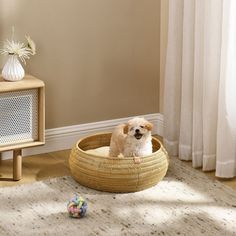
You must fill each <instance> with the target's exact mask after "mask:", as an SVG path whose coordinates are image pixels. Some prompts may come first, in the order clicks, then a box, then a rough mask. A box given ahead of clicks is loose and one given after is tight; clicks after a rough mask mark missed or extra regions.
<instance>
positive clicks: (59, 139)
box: [2, 113, 163, 159]
mask: <svg viewBox="0 0 236 236" xmlns="http://www.w3.org/2000/svg"><path fill="white" fill-rule="evenodd" d="M140 117H144V118H145V119H147V120H149V121H150V122H152V123H153V124H154V129H153V132H152V133H153V134H158V135H160V136H162V134H163V115H162V114H160V113H154V114H148V115H142V116H140ZM131 118H132V117H126V118H121V119H114V120H106V121H99V122H93V123H87V124H80V125H73V126H66V127H60V128H55V129H48V130H46V132H45V142H46V143H45V145H44V146H41V147H33V148H28V149H24V150H23V153H22V154H23V156H30V155H37V154H43V153H48V152H55V151H60V150H66V149H70V148H71V147H72V146H73V145H74V144H75V142H76V141H77V140H78V139H80V138H81V137H85V136H87V135H90V134H92V133H98V132H111V131H112V130H113V129H114V127H115V126H116V125H118V124H122V123H125V122H127V121H128V120H130V119H131ZM2 154H3V155H2V159H9V158H12V152H5V153H2Z"/></svg>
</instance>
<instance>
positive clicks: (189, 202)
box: [0, 159, 236, 236]
mask: <svg viewBox="0 0 236 236" xmlns="http://www.w3.org/2000/svg"><path fill="white" fill-rule="evenodd" d="M74 192H79V193H80V194H81V195H82V196H83V197H85V198H87V201H88V211H87V214H86V216H85V218H82V219H72V218H69V217H68V214H67V211H66V204H67V200H68V198H69V197H70V195H71V194H72V193H74ZM0 235H1V236H7V235H17V236H19V235H24V236H27V235H57V236H59V235H109V236H112V235H116V236H119V235H170V236H174V235H186V236H189V235H191V236H198V235H207V236H211V235H212V236H217V235H220V236H223V235H224V236H228V235H229V236H230V235H232V236H233V235H236V191H234V190H233V189H231V188H228V187H225V186H224V185H222V184H221V183H220V182H218V181H212V180H211V179H209V178H208V177H206V176H205V175H204V174H202V173H200V172H199V171H196V170H194V169H192V168H191V167H188V166H187V165H186V164H185V163H183V162H180V161H179V160H177V159H172V160H171V163H170V167H169V171H168V174H167V176H166V177H165V178H164V180H163V181H161V182H160V183H159V184H158V185H157V186H155V187H153V188H151V189H147V190H145V191H141V192H137V193H129V194H113V193H105V192H98V191H95V190H91V189H88V188H86V187H82V186H80V185H79V184H78V183H76V182H75V181H74V180H73V179H72V178H71V177H63V178H55V179H51V180H46V181H41V182H36V183H33V184H26V185H19V186H17V187H5V188H1V189H0Z"/></svg>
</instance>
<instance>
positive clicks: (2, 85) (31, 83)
mask: <svg viewBox="0 0 236 236" xmlns="http://www.w3.org/2000/svg"><path fill="white" fill-rule="evenodd" d="M40 87H44V82H43V81H42V80H39V79H37V78H35V77H34V76H32V75H25V77H24V78H23V79H22V80H20V81H17V82H10V81H5V80H4V79H3V77H2V76H1V75H0V92H9V91H17V90H24V89H32V88H40Z"/></svg>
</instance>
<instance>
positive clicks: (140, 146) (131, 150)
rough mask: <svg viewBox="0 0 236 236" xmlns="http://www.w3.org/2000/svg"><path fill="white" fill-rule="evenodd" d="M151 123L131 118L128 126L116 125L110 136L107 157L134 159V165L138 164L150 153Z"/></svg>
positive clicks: (142, 119)
mask: <svg viewBox="0 0 236 236" xmlns="http://www.w3.org/2000/svg"><path fill="white" fill-rule="evenodd" d="M152 128H153V125H152V123H150V122H148V121H147V120H145V119H144V118H139V117H136V118H133V119H132V120H130V121H128V124H121V125H118V126H117V127H116V128H115V129H114V131H113V133H112V136H111V142H110V149H109V156H110V157H118V156H119V154H123V156H124V157H134V162H135V163H140V162H141V159H140V157H141V156H147V155H150V154H151V153H152V136H151V130H152Z"/></svg>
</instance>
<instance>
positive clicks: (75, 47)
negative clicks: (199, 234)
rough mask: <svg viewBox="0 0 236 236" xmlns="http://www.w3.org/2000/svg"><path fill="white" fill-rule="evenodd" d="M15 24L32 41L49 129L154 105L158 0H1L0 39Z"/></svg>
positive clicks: (155, 108) (33, 67) (30, 67)
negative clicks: (34, 43) (42, 83)
mask: <svg viewBox="0 0 236 236" xmlns="http://www.w3.org/2000/svg"><path fill="white" fill-rule="evenodd" d="M12 25H14V26H15V30H16V36H17V38H18V39H22V38H23V35H24V34H25V33H27V34H29V35H30V36H31V37H32V38H33V39H34V40H35V41H36V44H37V48H38V53H37V55H36V56H34V57H32V58H31V59H30V61H28V62H27V67H26V71H27V72H28V73H31V74H33V75H35V76H37V77H38V78H40V79H42V80H43V81H45V83H46V128H55V127H61V126H67V125H74V124H82V123H88V122H93V121H100V120H107V119H114V118H120V117H127V116H132V115H138V114H148V113H155V112H159V98H158V91H159V74H160V1H159V0H67V1H66V0H11V1H9V0H0V40H3V39H5V38H6V37H10V33H11V26H12ZM0 63H1V64H0V67H2V65H3V63H4V62H3V59H2V58H1V61H0Z"/></svg>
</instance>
